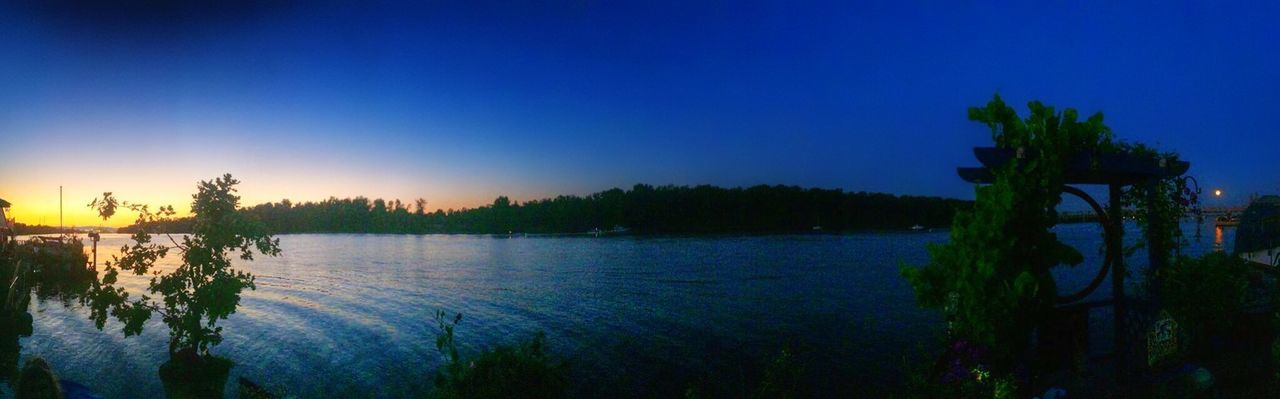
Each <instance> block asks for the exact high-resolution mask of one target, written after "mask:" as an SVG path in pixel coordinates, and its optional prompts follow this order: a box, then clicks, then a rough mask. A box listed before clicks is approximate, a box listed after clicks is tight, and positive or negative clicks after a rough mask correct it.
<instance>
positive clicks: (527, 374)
mask: <svg viewBox="0 0 1280 399" xmlns="http://www.w3.org/2000/svg"><path fill="white" fill-rule="evenodd" d="M435 320H436V325H437V326H438V328H439V333H438V334H437V336H436V349H438V350H439V351H440V352H441V353H443V354H444V356H445V361H446V364H445V366H444V367H442V368H441V370H439V371H437V372H436V377H435V391H434V392H432V395H431V397H434V398H467V399H471V398H516V397H520V398H563V397H565V396H566V395H565V392H566V389H567V387H568V382H569V377H568V375H569V373H568V364H567V363H565V362H557V361H553V360H552V359H551V357H550V356H548V354H547V351H546V346H547V338H546V335H545V334H543V333H542V332H538V333H537V334H535V335H534V336H533V338H531V339H529V340H528V341H525V342H522V343H520V344H519V345H516V346H509V345H499V346H497V347H495V348H492V349H488V350H485V351H482V352H480V353H479V354H478V355H476V356H475V357H474V358H472V359H471V360H469V361H465V360H464V359H463V358H462V357H461V355H459V353H458V348H457V345H456V343H455V341H454V328H455V327H456V326H457V325H458V323H460V322H461V321H462V315H461V314H458V315H457V316H455V317H454V318H453V319H452V320H448V318H447V317H446V316H445V313H444V312H443V311H439V312H436V317H435Z"/></svg>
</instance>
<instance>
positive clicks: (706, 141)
mask: <svg viewBox="0 0 1280 399" xmlns="http://www.w3.org/2000/svg"><path fill="white" fill-rule="evenodd" d="M686 3H687V2H672V3H661V2H650V1H646V2H633V3H619V4H610V3H606V2H580V1H576V2H566V3H564V4H560V5H551V6H533V5H522V6H512V5H498V4H484V3H475V2H457V4H454V5H450V4H430V5H420V4H416V3H380V4H378V5H373V6H370V5H366V6H353V5H343V4H333V3H322V2H317V3H310V4H305V5H295V4H286V3H278V4H267V5H261V4H255V5H251V4H249V3H241V2H229V3H214V2H207V3H206V2H195V3H183V4H181V5H172V4H167V2H135V3H131V5H129V6H123V7H108V6H101V5H95V4H94V3H91V2H73V1H62V2H58V1H55V2H52V3H21V4H19V5H14V4H12V3H11V4H9V5H7V6H3V8H0V62H2V63H3V65H4V67H3V68H4V72H5V73H3V74H0V87H3V88H4V89H3V90H0V135H2V139H0V140H2V141H3V143H4V144H3V146H0V196H2V197H5V198H6V199H10V198H12V197H17V198H20V199H22V200H23V201H14V200H12V199H11V201H12V202H15V208H18V207H19V205H20V204H22V203H23V202H27V203H30V202H32V201H37V200H44V199H46V197H49V198H56V197H52V195H56V194H49V193H56V186H57V185H58V184H62V185H64V186H67V189H68V190H69V191H68V192H69V193H71V192H74V193H75V195H76V197H75V198H80V197H82V196H83V197H85V198H84V201H79V200H77V201H70V202H73V203H77V204H78V203H80V202H87V200H88V198H89V197H91V196H92V194H93V193H96V192H101V191H104V190H115V191H117V192H119V193H120V194H121V195H122V197H126V198H128V197H130V195H129V193H134V195H133V196H132V197H133V198H140V199H143V200H146V201H154V202H173V203H177V204H182V203H184V202H185V198H189V197H188V196H189V194H190V193H191V192H192V191H193V188H194V183H195V181H196V180H198V179H208V178H211V177H213V176H216V175H219V174H221V173H223V172H231V173H233V174H235V175H237V176H238V177H240V178H241V179H242V180H243V181H244V182H245V184H244V186H243V190H242V192H243V194H244V196H245V200H246V202H249V203H256V202H262V201H269V200H279V199H281V198H286V197H287V198H291V199H294V200H317V199H323V198H325V197H328V196H330V195H336V196H354V195H366V196H369V197H384V198H401V199H405V200H408V199H410V198H417V197H424V198H427V199H428V200H429V201H430V202H431V204H432V205H431V206H432V207H444V208H449V207H461V206H475V205H478V204H481V203H484V202H487V201H489V200H491V199H492V198H493V197H494V196H496V195H499V194H506V195H510V196H512V197H513V198H516V199H531V198H537V197H544V196H550V195H556V194H561V193H572V194H584V193H589V192H594V191H598V190H602V189H607V188H610V187H615V186H618V187H630V186H631V185H632V184H635V183H650V184H667V183H674V184H702V183H708V184H716V185H724V186H737V185H753V184H761V183H765V184H779V183H781V184H796V185H804V186H819V187H829V188H844V189H846V190H853V191H861V190H866V191H885V192H893V193H902V194H924V195H941V196H953V197H962V198H971V197H972V191H973V190H972V186H970V185H968V184H966V183H964V182H962V181H960V180H959V179H958V178H957V177H956V175H955V172H954V170H955V167H957V166H965V165H971V164H973V163H974V160H973V159H972V154H971V153H970V148H971V147H973V146H979V145H987V144H988V143H989V142H990V136H989V133H988V131H987V130H986V129H985V127H983V126H981V125H978V124H976V123H972V122H969V121H968V120H967V119H966V116H965V115H966V114H965V111H966V108H967V107H969V106H973V105H980V104H983V103H985V102H986V101H987V100H988V99H989V98H990V97H991V95H992V94H993V93H995V92H999V93H1000V94H1001V95H1002V96H1004V97H1005V99H1006V100H1007V101H1009V102H1010V103H1013V104H1018V105H1019V108H1020V109H1021V105H1022V104H1024V103H1025V102H1026V101H1027V100H1031V99H1040V100H1042V101H1044V102H1046V103H1048V104H1051V105H1056V106H1059V107H1064V106H1070V107H1074V108H1077V109H1079V110H1080V111H1081V112H1082V113H1086V114H1089V113H1093V112H1095V111H1102V112H1104V113H1105V114H1106V116H1107V118H1106V120H1107V122H1108V123H1109V124H1110V125H1111V127H1112V128H1113V129H1114V131H1115V133H1116V135H1117V136H1118V137H1120V138H1122V139H1125V140H1129V141H1140V142H1145V143H1149V144H1155V145H1157V146H1158V147H1160V148H1162V149H1166V150H1171V151H1176V152H1179V153H1181V154H1182V156H1183V157H1184V159H1187V160H1189V161H1191V162H1192V169H1191V174H1193V175H1194V176H1196V177H1197V178H1198V179H1199V181H1200V182H1201V184H1202V185H1204V186H1206V188H1208V187H1221V188H1223V189H1224V190H1226V191H1227V193H1228V194H1229V195H1228V196H1227V198H1224V199H1223V200H1221V201H1234V200H1239V201H1242V200H1243V197H1244V195H1247V193H1252V192H1263V193H1275V192H1278V191H1280V167H1277V164H1276V162H1275V161H1274V159H1275V158H1274V157H1275V154H1276V153H1277V151H1276V150H1277V149H1280V118H1278V117H1277V115H1280V114H1278V113H1277V111H1280V74H1278V73H1277V72H1276V71H1280V41H1278V40H1276V39H1277V38H1280V28H1277V26H1278V25H1277V24H1276V23H1275V21H1280V7H1278V6H1277V5H1275V3H1271V4H1269V5H1259V6H1247V7H1245V6H1231V5H1219V4H1200V3H1171V2H1158V3H1149V4H1123V5H1118V4H1110V3H1109V2H1101V3H1084V2H1060V3H1038V4H1016V3H1014V4H992V3H987V4H976V3H973V4H956V3H959V2H938V3H912V2H881V3H872V2H837V3H827V4H823V3H807V4H788V3H792V2H788V3H756V2H752V3H749V4H747V3H736V2H692V3H693V4H686ZM7 193H14V194H7ZM34 193H38V194H34ZM1233 195H1235V196H1234V197H1233Z"/></svg>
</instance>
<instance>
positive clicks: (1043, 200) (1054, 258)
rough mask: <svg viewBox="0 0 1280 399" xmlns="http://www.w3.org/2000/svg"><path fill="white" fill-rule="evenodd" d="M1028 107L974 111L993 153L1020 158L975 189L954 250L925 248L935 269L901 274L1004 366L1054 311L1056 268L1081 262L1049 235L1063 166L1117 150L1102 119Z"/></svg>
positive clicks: (994, 103)
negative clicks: (1020, 113)
mask: <svg viewBox="0 0 1280 399" xmlns="http://www.w3.org/2000/svg"><path fill="white" fill-rule="evenodd" d="M1027 108H1028V110H1029V111H1030V113H1029V115H1027V117H1026V118H1020V117H1019V116H1018V114H1017V112H1016V111H1014V109H1013V108H1012V107H1010V106H1009V105H1007V104H1005V102H1004V100H1003V99H1001V98H1000V96H999V95H995V96H993V98H992V99H991V101H989V102H988V103H987V104H986V105H985V106H983V107H973V108H970V109H969V119H971V120H973V121H976V122H980V123H983V124H985V125H987V126H988V127H990V128H991V134H992V141H994V142H995V144H996V146H997V147H1000V148H1007V149H1016V150H1017V151H1018V153H1019V156H1018V157H1017V158H1016V159H1014V160H1013V161H1011V162H1009V163H1008V164H1006V165H1004V166H1003V167H1000V168H998V169H996V170H993V173H994V175H995V181H994V182H993V183H992V184H990V185H987V186H980V187H977V188H976V197H977V199H976V201H975V203H974V207H973V209H971V210H967V211H961V212H959V213H958V214H957V215H956V217H955V219H954V220H953V222H952V229H951V237H950V240H949V242H947V243H946V244H942V245H935V246H931V247H930V248H929V255H930V262H929V264H927V265H925V266H924V267H922V268H911V267H904V268H902V274H903V277H905V278H906V279H907V281H909V282H910V283H911V285H912V287H914V288H915V290H916V296H917V299H918V301H919V303H920V304H921V305H922V306H925V307H930V308H935V309H944V308H945V309H946V310H947V313H948V318H949V322H950V323H949V325H950V326H951V328H952V331H953V332H954V333H955V334H957V335H958V336H960V337H966V338H969V339H972V340H974V341H977V342H979V343H981V344H984V345H988V346H991V347H993V348H994V349H996V352H997V353H996V354H995V355H996V357H997V359H998V360H997V361H1005V362H1009V361H1012V360H1013V359H1015V358H1016V357H1017V355H1018V354H1019V353H1020V352H1022V351H1024V350H1026V348H1027V347H1028V346H1029V343H1030V341H1029V339H1030V332H1031V330H1032V329H1033V328H1034V327H1035V326H1036V325H1037V324H1038V322H1039V318H1041V317H1043V315H1045V314H1048V313H1049V312H1047V311H1048V310H1049V308H1050V307H1051V306H1052V305H1053V301H1054V298H1055V297H1056V295H1057V288H1056V286H1055V284H1054V281H1053V277H1052V274H1050V269H1051V268H1053V267H1055V266H1058V265H1062V264H1066V265H1076V264H1079V263H1081V262H1082V261H1083V256H1082V255H1081V254H1080V252H1079V251H1077V250H1075V249H1074V248H1071V247H1069V246H1067V245H1065V244H1063V243H1062V242H1060V241H1059V240H1058V238H1057V236H1056V235H1054V234H1053V233H1051V232H1050V231H1049V229H1050V228H1051V227H1053V225H1054V224H1056V223H1057V213H1056V211H1054V208H1055V207H1056V206H1057V205H1058V204H1059V203H1060V202H1061V195H1062V186H1063V182H1064V175H1065V169H1066V160H1068V159H1069V158H1070V157H1072V156H1074V155H1075V154H1078V153H1094V152H1099V151H1109V150H1111V149H1113V148H1115V145H1114V144H1113V143H1112V142H1111V140H1112V138H1111V130H1110V128H1108V127H1107V126H1106V125H1105V124H1103V122H1102V120H1103V119H1102V114H1101V113H1098V114H1094V115H1092V116H1090V117H1089V118H1088V119H1087V120H1085V121H1083V122H1082V121H1080V120H1079V113H1078V112H1077V111H1076V110H1074V109H1071V108H1067V109H1065V110H1063V111H1061V112H1058V111H1056V110H1055V109H1054V108H1053V107H1050V106H1047V105H1045V104H1042V103H1040V102H1038V101H1032V102H1030V103H1028V104H1027Z"/></svg>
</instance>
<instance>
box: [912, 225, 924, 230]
mask: <svg viewBox="0 0 1280 399" xmlns="http://www.w3.org/2000/svg"><path fill="white" fill-rule="evenodd" d="M911 231H924V226H921V225H918V224H917V225H914V226H911Z"/></svg>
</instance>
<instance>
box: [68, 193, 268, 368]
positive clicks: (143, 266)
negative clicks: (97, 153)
mask: <svg viewBox="0 0 1280 399" xmlns="http://www.w3.org/2000/svg"><path fill="white" fill-rule="evenodd" d="M238 183H239V181H237V180H235V179H233V178H232V177H231V175H230V174H226V175H223V176H222V177H221V178H217V179H214V180H210V181H202V182H200V184H199V185H198V192H197V193H196V194H195V195H194V196H192V197H193V201H192V202H191V213H192V215H193V216H192V217H191V218H190V220H191V226H190V230H189V232H190V233H191V234H190V235H186V236H183V237H182V239H181V240H180V242H179V240H176V239H174V238H173V237H172V236H169V235H167V234H166V237H167V238H168V240H169V242H170V243H171V244H172V245H171V246H170V245H164V244H160V243H156V242H153V241H152V239H153V238H154V237H153V236H152V235H151V234H150V232H149V228H148V226H158V227H163V226H166V225H168V222H171V221H172V219H171V218H172V216H173V215H174V211H173V206H166V207H160V208H159V209H158V210H157V211H156V212H154V213H153V212H151V211H150V209H149V207H148V206H147V205H141V204H130V203H127V202H126V203H125V205H126V206H127V207H128V208H129V209H131V210H133V211H135V212H137V213H138V222H137V223H136V225H137V226H140V227H139V228H138V229H137V231H136V232H135V233H134V234H133V237H132V239H133V242H134V243H133V245H131V246H125V247H124V248H123V250H122V251H121V254H120V255H119V256H115V255H113V256H112V260H111V261H109V262H106V264H105V269H104V270H103V271H104V274H103V276H102V279H101V280H100V281H98V282H96V283H95V284H94V287H93V289H92V291H91V293H90V300H89V301H88V302H89V303H90V305H91V306H90V309H91V311H90V317H91V318H92V319H93V321H94V324H95V325H96V326H97V327H98V328H99V329H101V328H102V327H103V325H104V323H105V322H106V319H107V315H108V314H110V315H112V316H115V317H116V318H117V319H119V320H120V321H121V322H123V323H124V333H125V335H126V336H131V335H136V334H139V333H141V332H142V328H143V325H144V323H145V322H146V321H147V320H148V319H150V318H151V316H152V314H159V315H160V316H161V318H162V320H163V321H164V323H165V324H166V325H168V326H169V354H170V356H171V357H172V356H175V355H178V354H186V355H184V356H182V358H195V359H199V358H202V357H205V356H207V355H208V353H209V346H211V345H217V344H218V343H219V342H222V327H220V326H218V325H217V324H218V321H219V320H223V319H226V318H227V316H229V315H231V314H232V313H235V311H236V307H237V306H238V305H239V303H240V292H241V291H242V290H244V289H245V288H248V289H254V288H255V287H254V277H253V275H251V274H249V273H245V272H240V271H237V270H234V269H232V268H231V256H230V253H231V252H237V253H238V254H239V257H240V258H241V259H243V260H253V255H254V253H255V251H256V252H257V253H260V254H264V255H268V256H276V255H279V254H280V248H279V240H276V239H273V238H272V237H271V235H269V234H267V232H266V228H265V226H264V225H263V224H262V223H261V222H259V221H257V220H255V218H254V216H255V215H251V214H248V213H246V212H241V211H240V210H239V209H238V208H239V204H240V197H239V196H237V195H235V192H236V189H235V185H236V184H238ZM114 203H115V201H114V198H113V196H112V195H111V193H104V195H103V198H102V199H100V200H95V201H94V202H93V203H91V204H90V207H96V208H97V209H98V211H99V216H101V217H102V218H103V220H107V219H109V218H110V217H111V215H112V214H113V213H114V209H113V208H111V207H108V206H107V205H105V204H114ZM268 208H269V209H273V210H281V211H283V210H285V209H291V208H287V207H283V206H281V207H268ZM170 250H177V251H179V252H181V254H182V264H181V265H179V266H178V267H177V268H175V269H173V270H172V271H170V272H168V273H162V272H160V271H156V272H155V273H153V274H154V277H153V278H152V279H151V281H150V284H149V285H148V287H147V290H148V291H149V292H150V293H151V294H152V295H157V296H158V297H159V298H153V297H151V296H147V295H142V296H140V297H138V298H137V299H131V298H130V295H129V293H128V292H125V289H124V288H123V287H118V286H116V283H117V278H118V275H119V271H120V270H124V271H128V272H133V273H134V274H136V275H139V276H141V275H144V274H147V272H148V271H150V270H152V268H153V267H154V265H155V262H156V261H157V260H159V259H162V258H164V257H165V256H166V255H167V254H168V253H169V251H170Z"/></svg>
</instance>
